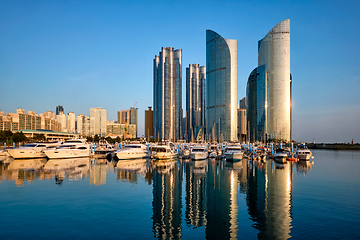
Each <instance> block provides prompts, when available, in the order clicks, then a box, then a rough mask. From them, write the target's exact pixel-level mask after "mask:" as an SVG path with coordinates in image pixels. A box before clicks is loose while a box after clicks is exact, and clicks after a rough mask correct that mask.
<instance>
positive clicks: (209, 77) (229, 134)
mask: <svg viewBox="0 0 360 240" xmlns="http://www.w3.org/2000/svg"><path fill="white" fill-rule="evenodd" d="M237 120H238V118H237V40H235V39H225V38H223V37H222V36H220V35H219V34H218V33H216V32H214V31H212V30H207V31H206V132H207V135H208V138H209V139H212V140H219V139H220V140H231V141H233V140H237V128H238V123H237Z"/></svg>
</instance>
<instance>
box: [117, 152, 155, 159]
mask: <svg viewBox="0 0 360 240" xmlns="http://www.w3.org/2000/svg"><path fill="white" fill-rule="evenodd" d="M115 155H116V157H117V158H118V159H120V160H124V159H139V158H148V157H150V152H117V153H115Z"/></svg>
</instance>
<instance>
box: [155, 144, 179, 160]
mask: <svg viewBox="0 0 360 240" xmlns="http://www.w3.org/2000/svg"><path fill="white" fill-rule="evenodd" d="M154 157H155V158H156V159H171V158H176V157H177V153H176V152H175V150H173V149H171V147H170V146H169V145H158V146H157V147H156V153H155V156H154Z"/></svg>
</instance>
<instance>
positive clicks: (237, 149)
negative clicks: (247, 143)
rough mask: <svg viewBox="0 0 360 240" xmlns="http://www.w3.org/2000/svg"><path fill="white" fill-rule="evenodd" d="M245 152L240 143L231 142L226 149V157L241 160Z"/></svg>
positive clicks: (231, 159)
mask: <svg viewBox="0 0 360 240" xmlns="http://www.w3.org/2000/svg"><path fill="white" fill-rule="evenodd" d="M243 155H244V152H243V151H242V150H241V146H240V145H238V144H231V145H229V146H228V147H227V148H226V150H225V158H226V160H229V161H234V160H241V159H242V157H243Z"/></svg>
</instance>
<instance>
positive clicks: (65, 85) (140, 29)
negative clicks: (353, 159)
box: [0, 0, 360, 142]
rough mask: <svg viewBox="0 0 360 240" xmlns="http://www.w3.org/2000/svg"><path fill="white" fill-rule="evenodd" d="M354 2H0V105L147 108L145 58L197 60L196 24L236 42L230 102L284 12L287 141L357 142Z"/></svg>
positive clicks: (359, 81)
mask: <svg viewBox="0 0 360 240" xmlns="http://www.w3.org/2000/svg"><path fill="white" fill-rule="evenodd" d="M359 13H360V1H359V0H341V1H340V0H336V1H332V0H324V1H312V0H309V1H290V0H289V1H273V0H271V1H228V0H222V1H197V0H192V1H184V0H182V1H48V0H46V1H13V0H2V1H0V89H1V92H0V111H4V112H5V113H7V112H16V109H17V108H23V109H25V111H29V110H32V111H35V112H36V113H42V112H45V111H53V112H55V107H56V106H57V105H62V106H64V109H65V113H66V114H67V113H68V112H74V113H75V114H76V115H78V114H81V113H84V114H86V115H89V113H90V108H91V107H102V108H105V109H107V114H108V120H116V112H117V111H119V110H123V109H129V108H130V107H132V106H133V105H134V104H135V102H137V105H136V107H138V109H139V110H138V111H139V113H138V116H139V119H138V121H139V127H138V130H139V134H144V111H145V110H146V109H147V107H148V106H152V105H153V103H152V102H153V97H152V95H153V90H152V88H153V59H154V57H155V55H157V54H159V51H160V50H161V47H174V48H175V49H179V48H181V49H182V51H183V59H182V60H183V108H184V109H185V100H186V99H185V89H186V88H185V78H186V74H185V69H186V67H188V66H189V64H193V63H199V64H200V65H204V64H205V60H206V40H205V37H206V30H207V29H211V30H213V31H215V32H217V33H219V34H220V35H221V36H223V37H224V38H228V39H237V40H238V99H241V98H243V97H244V96H245V92H246V82H247V79H248V76H249V74H250V73H251V71H252V70H253V69H254V68H255V67H257V44H258V41H259V40H260V39H262V38H263V37H264V36H265V35H266V34H267V33H268V32H269V31H270V30H271V28H273V27H274V26H275V25H276V24H278V23H279V22H281V21H283V20H285V19H287V18H290V28H291V30H290V36H291V44H290V45H291V73H292V76H293V138H294V139H295V140H299V141H313V140H315V141H316V142H351V140H352V139H354V142H360V74H359V70H360V47H359V46H360V45H359V41H360V26H359V24H360V14H359Z"/></svg>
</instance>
